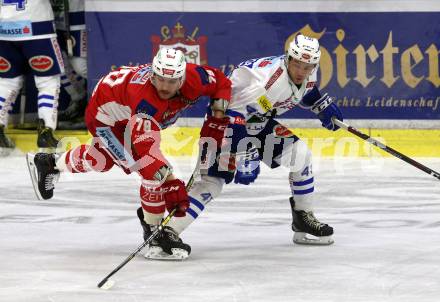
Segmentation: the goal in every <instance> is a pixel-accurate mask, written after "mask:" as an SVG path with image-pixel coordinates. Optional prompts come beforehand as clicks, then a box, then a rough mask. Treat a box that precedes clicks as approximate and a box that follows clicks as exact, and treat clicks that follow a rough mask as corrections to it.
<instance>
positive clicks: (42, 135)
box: [37, 119, 58, 149]
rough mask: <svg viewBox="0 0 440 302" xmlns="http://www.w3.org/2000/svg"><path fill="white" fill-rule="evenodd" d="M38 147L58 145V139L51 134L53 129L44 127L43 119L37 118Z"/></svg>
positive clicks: (54, 146)
mask: <svg viewBox="0 0 440 302" xmlns="http://www.w3.org/2000/svg"><path fill="white" fill-rule="evenodd" d="M37 146H38V148H53V149H55V148H56V147H57V146H58V140H57V139H56V138H55V137H54V136H53V130H52V129H51V128H49V127H46V126H45V124H44V120H42V119H38V138H37Z"/></svg>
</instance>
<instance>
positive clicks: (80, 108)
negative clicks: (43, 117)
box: [58, 30, 87, 121]
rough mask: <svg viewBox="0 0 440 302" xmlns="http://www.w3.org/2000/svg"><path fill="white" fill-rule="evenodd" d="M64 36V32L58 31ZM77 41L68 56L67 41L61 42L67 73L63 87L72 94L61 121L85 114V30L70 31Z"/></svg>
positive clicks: (62, 113) (61, 113)
mask: <svg viewBox="0 0 440 302" xmlns="http://www.w3.org/2000/svg"><path fill="white" fill-rule="evenodd" d="M58 33H59V34H61V37H62V36H63V32H62V31H60V32H58ZM70 34H71V36H72V38H73V39H74V41H75V42H76V43H75V44H74V47H73V54H72V56H71V57H68V56H67V53H66V45H65V43H60V45H61V49H63V50H64V51H63V58H64V62H65V64H66V70H65V74H64V75H63V76H62V83H61V84H62V85H63V88H65V90H66V91H67V93H68V94H69V95H70V98H71V101H70V103H69V106H68V107H67V108H66V109H65V110H63V111H62V112H60V114H59V120H60V121H71V120H72V119H74V118H77V117H80V116H83V115H84V110H85V107H86V105H87V99H86V94H87V37H86V31H85V30H73V31H71V32H70Z"/></svg>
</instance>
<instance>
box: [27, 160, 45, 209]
mask: <svg viewBox="0 0 440 302" xmlns="http://www.w3.org/2000/svg"><path fill="white" fill-rule="evenodd" d="M34 158H35V154H34V153H27V154H26V162H27V166H28V170H29V175H30V176H31V181H32V186H33V187H34V192H35V195H37V198H38V199H39V200H44V199H43V197H42V196H41V194H40V191H39V190H38V176H37V167H35V163H34Z"/></svg>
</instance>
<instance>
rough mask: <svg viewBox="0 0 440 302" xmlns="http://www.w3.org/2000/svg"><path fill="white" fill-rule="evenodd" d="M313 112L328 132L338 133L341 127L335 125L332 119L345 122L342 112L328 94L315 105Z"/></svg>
mask: <svg viewBox="0 0 440 302" xmlns="http://www.w3.org/2000/svg"><path fill="white" fill-rule="evenodd" d="M311 110H312V112H313V113H315V114H316V115H317V116H318V118H319V119H320V120H321V122H322V126H323V127H324V128H327V129H328V130H332V131H336V130H338V129H339V126H337V125H335V124H334V123H333V121H332V117H336V118H337V119H338V120H340V121H341V122H342V121H343V120H344V119H343V117H342V112H341V110H339V108H338V106H337V105H336V104H335V103H333V100H332V99H331V98H330V97H329V96H328V95H327V93H326V94H324V96H322V97H321V98H320V99H319V100H318V101H316V103H315V104H313V106H312V108H311Z"/></svg>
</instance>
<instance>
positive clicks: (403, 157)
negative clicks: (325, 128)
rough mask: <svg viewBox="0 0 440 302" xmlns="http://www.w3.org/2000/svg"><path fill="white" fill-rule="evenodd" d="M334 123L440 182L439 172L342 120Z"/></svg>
mask: <svg viewBox="0 0 440 302" xmlns="http://www.w3.org/2000/svg"><path fill="white" fill-rule="evenodd" d="M332 121H333V123H334V124H335V125H337V126H339V127H341V128H344V129H345V130H347V131H348V132H350V133H352V134H354V135H356V136H358V137H360V138H362V139H363V140H365V141H367V142H369V143H370V144H373V145H375V146H376V147H378V148H380V149H382V150H383V151H385V152H388V153H389V154H391V155H393V156H394V157H397V158H399V159H401V160H403V161H405V162H407V163H408V164H410V165H412V166H414V167H416V168H418V169H420V170H422V171H423V172H425V173H428V174H430V175H432V176H434V177H435V178H437V179H439V180H440V173H438V172H436V171H434V170H432V169H430V168H428V167H427V166H425V165H423V164H421V163H419V162H418V161H415V160H414V159H412V158H410V157H408V156H406V155H404V154H402V153H400V152H399V151H397V150H395V149H393V148H391V147H388V146H387V145H385V144H383V143H381V142H379V141H378V140H375V139H374V138H372V137H371V136H368V135H366V134H364V133H362V132H360V131H359V130H357V129H356V128H353V127H352V126H350V125H347V124H346V123H344V122H341V121H340V120H338V119H337V118H335V117H333V118H332Z"/></svg>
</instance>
